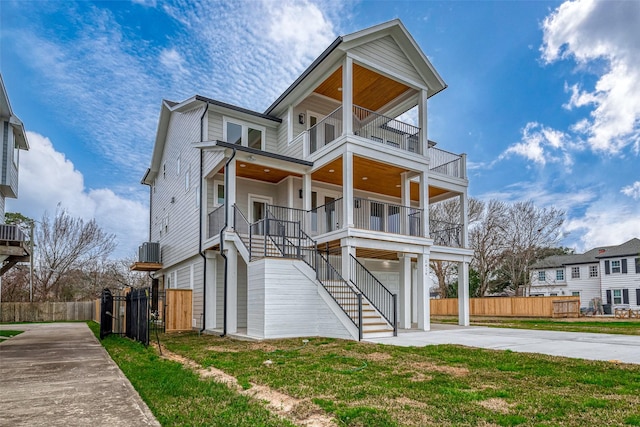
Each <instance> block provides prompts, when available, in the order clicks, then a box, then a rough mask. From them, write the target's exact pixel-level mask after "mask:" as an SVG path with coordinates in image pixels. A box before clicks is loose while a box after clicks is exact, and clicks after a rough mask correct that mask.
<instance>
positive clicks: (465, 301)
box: [458, 261, 469, 326]
mask: <svg viewBox="0 0 640 427" xmlns="http://www.w3.org/2000/svg"><path fill="white" fill-rule="evenodd" d="M458 325H461V326H469V262H467V261H464V262H459V263H458Z"/></svg>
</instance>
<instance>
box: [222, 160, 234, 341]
mask: <svg viewBox="0 0 640 427" xmlns="http://www.w3.org/2000/svg"><path fill="white" fill-rule="evenodd" d="M232 149H233V154H232V155H231V157H229V160H227V163H225V165H224V227H222V230H220V255H221V256H222V258H224V292H223V297H222V298H223V308H222V316H223V317H222V319H223V321H222V325H223V327H222V335H220V336H221V337H224V336H225V335H227V277H228V273H227V270H228V265H229V264H228V263H229V260H228V259H227V256H226V255H225V254H224V232H225V231H226V230H227V227H228V226H229V209H228V207H229V191H228V189H229V168H228V166H229V164H230V163H231V161H232V160H233V158H234V157H235V156H236V147H233V148H232Z"/></svg>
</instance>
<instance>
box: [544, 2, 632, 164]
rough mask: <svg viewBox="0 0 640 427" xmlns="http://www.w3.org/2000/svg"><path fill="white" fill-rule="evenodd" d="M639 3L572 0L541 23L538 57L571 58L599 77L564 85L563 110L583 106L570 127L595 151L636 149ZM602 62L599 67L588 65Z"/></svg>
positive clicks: (548, 59) (549, 59)
mask: <svg viewBox="0 0 640 427" xmlns="http://www.w3.org/2000/svg"><path fill="white" fill-rule="evenodd" d="M639 17H640V2H637V1H615V2H614V1H611V2H604V1H595V0H577V1H571V2H565V3H563V4H562V5H560V7H558V8H557V9H556V10H555V11H554V12H553V13H552V14H551V15H549V16H548V17H547V18H546V19H545V20H544V22H543V24H542V28H543V31H544V43H543V46H542V47H541V52H542V58H543V60H544V61H546V62H547V63H552V62H555V61H558V60H561V59H570V58H572V59H573V60H575V61H576V62H577V64H578V65H579V66H580V67H581V69H583V70H586V71H591V72H593V73H595V74H596V75H597V76H598V80H597V82H596V84H595V87H593V88H583V87H581V85H579V84H573V85H571V86H568V90H569V91H570V92H571V97H570V100H569V101H568V103H567V104H565V107H566V108H568V109H572V108H579V107H587V108H590V109H591V111H590V113H589V117H588V118H584V119H582V120H580V121H579V122H578V123H577V124H576V125H574V126H573V128H572V130H574V131H575V132H577V133H578V134H580V135H583V136H584V137H585V138H586V141H587V143H588V144H589V146H590V147H591V148H592V149H593V150H594V151H596V152H604V153H607V154H618V153H620V152H622V150H624V149H625V148H626V147H632V149H633V150H634V151H635V154H636V155H637V154H638V153H640V43H638V40H640V21H639ZM600 62H604V64H605V67H604V71H601V69H598V68H594V69H593V70H590V68H589V66H591V65H596V66H597V65H600Z"/></svg>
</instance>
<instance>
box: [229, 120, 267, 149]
mask: <svg viewBox="0 0 640 427" xmlns="http://www.w3.org/2000/svg"><path fill="white" fill-rule="evenodd" d="M227 123H233V124H235V125H238V126H242V138H241V139H240V145H242V146H243V147H248V146H249V128H251V129H255V130H259V131H260V132H261V133H262V138H261V140H260V150H261V151H266V146H267V128H266V127H264V126H260V125H257V124H255V123H251V122H245V121H242V120H238V119H235V118H233V117H227V116H223V117H222V139H223V140H224V141H225V142H226V141H227Z"/></svg>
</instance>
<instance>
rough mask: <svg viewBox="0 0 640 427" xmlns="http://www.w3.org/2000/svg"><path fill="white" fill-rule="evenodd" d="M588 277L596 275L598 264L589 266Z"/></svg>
mask: <svg viewBox="0 0 640 427" xmlns="http://www.w3.org/2000/svg"><path fill="white" fill-rule="evenodd" d="M589 277H590V278H593V277H598V266H597V265H590V266H589Z"/></svg>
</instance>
